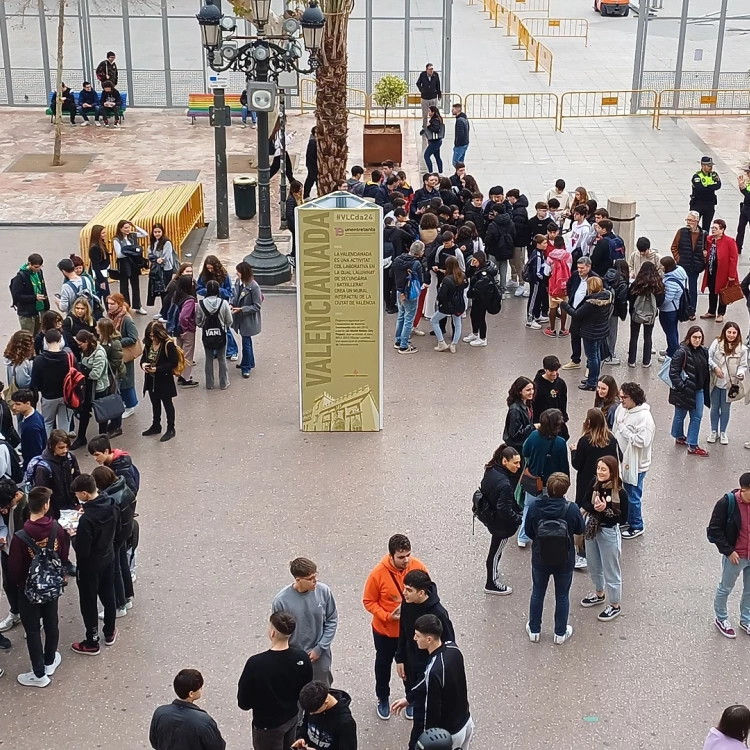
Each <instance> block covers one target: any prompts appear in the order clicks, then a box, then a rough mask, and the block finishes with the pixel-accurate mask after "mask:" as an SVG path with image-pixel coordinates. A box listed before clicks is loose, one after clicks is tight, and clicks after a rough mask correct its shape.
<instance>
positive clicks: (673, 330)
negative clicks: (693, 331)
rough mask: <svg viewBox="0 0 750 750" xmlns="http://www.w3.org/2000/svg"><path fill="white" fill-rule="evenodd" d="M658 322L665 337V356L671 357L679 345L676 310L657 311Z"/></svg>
mask: <svg viewBox="0 0 750 750" xmlns="http://www.w3.org/2000/svg"><path fill="white" fill-rule="evenodd" d="M659 323H660V324H661V327H662V330H663V331H664V335H665V336H666V337H667V356H668V357H671V356H672V355H673V354H674V353H675V352H676V351H677V349H678V347H679V346H680V334H679V331H678V330H677V323H678V320H677V310H673V311H671V312H663V311H661V312H660V313H659Z"/></svg>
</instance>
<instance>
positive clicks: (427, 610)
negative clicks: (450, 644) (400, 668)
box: [395, 583, 456, 682]
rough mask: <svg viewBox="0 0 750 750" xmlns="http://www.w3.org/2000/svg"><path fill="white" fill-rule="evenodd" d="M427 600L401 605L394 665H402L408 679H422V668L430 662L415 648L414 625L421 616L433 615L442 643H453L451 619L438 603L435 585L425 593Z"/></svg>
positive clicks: (425, 652) (453, 633) (426, 654)
mask: <svg viewBox="0 0 750 750" xmlns="http://www.w3.org/2000/svg"><path fill="white" fill-rule="evenodd" d="M425 593H426V594H427V599H425V601H423V602H422V603H421V604H409V602H407V601H404V602H402V603H401V618H400V620H399V625H398V648H397V649H396V656H395V659H396V664H404V665H405V666H406V673H407V676H408V677H409V678H416V679H415V680H414V682H417V681H419V680H421V679H422V675H424V668H425V667H426V666H427V663H428V662H429V661H430V655H429V654H428V653H427V651H425V650H424V649H420V648H418V647H417V644H416V641H415V640H414V623H415V622H416V621H417V620H418V619H419V618H420V617H421V616H422V615H435V617H437V618H438V620H440V623H441V624H442V626H443V636H442V639H443V642H444V643H445V642H447V641H455V640H456V632H455V630H454V628H453V623H452V622H451V618H450V617H449V616H448V612H447V611H446V609H445V607H444V606H443V605H442V604H441V603H440V596H438V590H437V584H436V583H431V584H430V588H429V590H428V591H427V592H425Z"/></svg>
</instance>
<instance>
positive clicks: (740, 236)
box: [737, 164, 750, 253]
mask: <svg viewBox="0 0 750 750" xmlns="http://www.w3.org/2000/svg"><path fill="white" fill-rule="evenodd" d="M737 185H738V187H739V189H740V193H742V198H743V201H742V203H740V223H739V224H738V225H737V252H740V253H741V252H742V244H743V242H744V241H745V227H747V225H748V224H750V164H748V165H747V167H745V171H744V172H742V174H740V176H739V177H738V178H737Z"/></svg>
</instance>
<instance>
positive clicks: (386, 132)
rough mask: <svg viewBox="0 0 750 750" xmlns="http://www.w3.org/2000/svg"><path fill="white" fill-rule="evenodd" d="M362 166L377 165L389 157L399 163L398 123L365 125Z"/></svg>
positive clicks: (399, 140)
mask: <svg viewBox="0 0 750 750" xmlns="http://www.w3.org/2000/svg"><path fill="white" fill-rule="evenodd" d="M362 151H363V155H364V162H365V164H364V166H366V167H368V166H376V167H379V166H380V165H381V164H382V163H383V162H384V161H388V160H389V159H390V160H391V161H392V162H394V163H395V164H398V165H399V166H400V165H401V159H402V151H401V126H400V125H365V132H364V136H363V138H362Z"/></svg>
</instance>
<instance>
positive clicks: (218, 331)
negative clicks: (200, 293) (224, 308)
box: [200, 300, 227, 351]
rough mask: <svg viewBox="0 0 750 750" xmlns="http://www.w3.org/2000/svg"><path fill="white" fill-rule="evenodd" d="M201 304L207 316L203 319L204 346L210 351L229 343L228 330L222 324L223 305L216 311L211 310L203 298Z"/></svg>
mask: <svg viewBox="0 0 750 750" xmlns="http://www.w3.org/2000/svg"><path fill="white" fill-rule="evenodd" d="M200 306H201V310H203V314H204V315H205V316H206V317H205V319H204V321H203V334H202V340H203V346H204V347H205V348H206V349H208V350H209V351H211V350H213V349H221V348H222V347H223V346H226V343H227V331H226V328H224V326H223V325H222V324H221V316H220V315H219V312H220V310H221V305H219V309H218V310H217V311H216V312H209V311H208V310H207V309H206V306H205V305H204V304H203V300H201V301H200Z"/></svg>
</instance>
